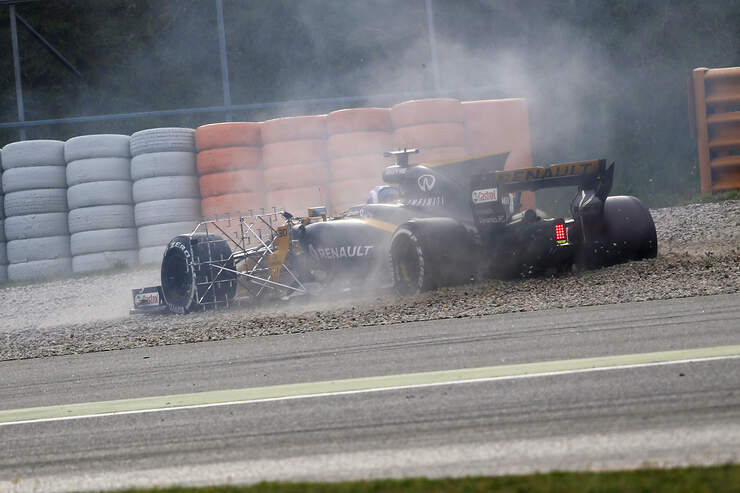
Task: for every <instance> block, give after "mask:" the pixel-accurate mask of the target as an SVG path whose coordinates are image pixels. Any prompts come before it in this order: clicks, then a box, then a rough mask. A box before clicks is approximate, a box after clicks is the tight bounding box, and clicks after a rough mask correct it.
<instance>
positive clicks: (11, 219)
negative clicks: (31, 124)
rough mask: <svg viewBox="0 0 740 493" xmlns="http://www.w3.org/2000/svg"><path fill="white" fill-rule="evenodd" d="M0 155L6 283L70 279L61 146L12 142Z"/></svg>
mask: <svg viewBox="0 0 740 493" xmlns="http://www.w3.org/2000/svg"><path fill="white" fill-rule="evenodd" d="M2 154H3V160H2V166H3V170H4V171H3V176H2V182H3V193H4V194H5V197H4V209H5V215H6V216H7V217H6V219H5V237H6V239H7V244H6V251H7V257H8V259H7V260H8V279H9V280H11V281H25V280H30V279H39V278H44V277H53V276H58V275H65V274H69V273H71V272H72V259H71V252H70V241H69V228H68V226H67V178H66V174H65V165H66V162H65V160H64V142H60V141H57V140H28V141H24V142H14V143H12V144H8V145H6V146H5V147H4V148H3V151H2Z"/></svg>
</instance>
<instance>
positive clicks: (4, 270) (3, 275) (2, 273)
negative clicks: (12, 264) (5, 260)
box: [0, 265, 8, 282]
mask: <svg viewBox="0 0 740 493" xmlns="http://www.w3.org/2000/svg"><path fill="white" fill-rule="evenodd" d="M7 280H8V266H7V265H0V282H7Z"/></svg>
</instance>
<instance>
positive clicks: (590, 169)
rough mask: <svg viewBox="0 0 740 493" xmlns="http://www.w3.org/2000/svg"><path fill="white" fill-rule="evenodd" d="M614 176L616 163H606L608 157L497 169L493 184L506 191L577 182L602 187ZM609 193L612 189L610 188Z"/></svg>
mask: <svg viewBox="0 0 740 493" xmlns="http://www.w3.org/2000/svg"><path fill="white" fill-rule="evenodd" d="M613 177H614V163H612V164H611V165H610V166H609V167H607V166H606V160H604V159H594V160H591V161H577V162H573V163H562V164H553V165H551V166H548V167H546V168H543V167H536V168H522V169H514V170H506V171H497V172H496V173H495V174H494V183H492V185H493V186H495V187H497V188H498V189H499V190H500V191H502V192H521V191H524V190H528V191H535V190H540V189H542V188H553V187H567V186H577V187H580V188H582V189H595V188H596V187H597V186H599V185H601V186H602V188H603V187H604V186H606V185H608V188H609V189H611V184H612V181H613ZM607 193H608V192H607Z"/></svg>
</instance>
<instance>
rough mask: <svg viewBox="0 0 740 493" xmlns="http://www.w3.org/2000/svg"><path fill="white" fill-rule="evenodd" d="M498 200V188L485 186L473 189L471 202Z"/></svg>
mask: <svg viewBox="0 0 740 493" xmlns="http://www.w3.org/2000/svg"><path fill="white" fill-rule="evenodd" d="M496 200H498V189H497V188H487V189H485V190H474V191H473V203H474V204H482V203H484V202H495V201H496Z"/></svg>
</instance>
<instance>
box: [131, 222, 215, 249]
mask: <svg viewBox="0 0 740 493" xmlns="http://www.w3.org/2000/svg"><path fill="white" fill-rule="evenodd" d="M196 226H198V222H197V221H185V222H180V223H169V224H153V225H151V226H142V227H140V228H139V229H138V238H139V248H147V247H153V246H158V245H166V244H167V243H169V242H170V240H171V239H172V238H174V237H175V236H178V235H183V234H189V233H192V232H193V230H194V229H195V227H196ZM209 232H212V231H210V228H209ZM216 234H218V230H216Z"/></svg>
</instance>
